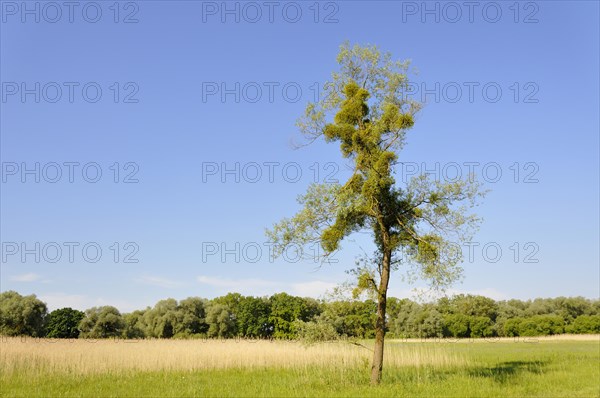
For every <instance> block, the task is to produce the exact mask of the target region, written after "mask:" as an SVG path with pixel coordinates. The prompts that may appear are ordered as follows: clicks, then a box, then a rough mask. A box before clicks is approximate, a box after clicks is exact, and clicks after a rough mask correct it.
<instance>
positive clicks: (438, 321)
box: [0, 291, 600, 340]
mask: <svg viewBox="0 0 600 398" xmlns="http://www.w3.org/2000/svg"><path fill="white" fill-rule="evenodd" d="M376 311H377V303H376V302H375V301H373V300H329V301H326V300H315V299H312V298H305V297H297V296H292V295H289V294H287V293H277V294H274V295H272V296H270V297H254V296H243V295H241V294H239V293H229V294H227V295H225V296H221V297H217V298H214V299H212V300H207V299H203V298H199V297H189V298H186V299H183V300H180V301H177V300H175V299H172V298H169V299H166V300H161V301H159V302H157V303H156V304H155V305H154V306H153V307H147V308H146V309H144V310H137V311H133V312H130V313H123V314H122V313H121V312H119V310H118V309H117V308H115V307H112V306H102V307H93V308H90V309H88V310H86V311H85V312H83V311H78V310H75V309H72V308H61V309H57V310H54V311H52V312H48V309H47V306H46V304H45V303H44V302H42V301H41V300H39V299H38V298H37V297H36V296H35V295H29V296H22V295H20V294H19V293H17V292H14V291H6V292H3V293H1V294H0V334H2V335H7V336H22V335H25V336H32V337H49V338H127V339H143V338H255V339H271V338H275V339H309V340H334V339H338V338H342V337H345V338H373V337H374V323H375V322H376ZM386 329H387V334H388V336H389V337H392V338H467V337H472V338H477V337H496V336H499V337H516V336H542V335H554V334H562V333H574V334H584V333H600V300H590V299H586V298H583V297H557V298H537V299H534V300H527V301H523V300H503V301H495V300H493V299H491V298H488V297H484V296H476V295H456V296H453V297H444V298H441V299H439V300H437V301H436V302H431V303H418V302H415V301H412V300H409V299H398V298H394V297H392V298H389V299H388V313H387V321H386Z"/></svg>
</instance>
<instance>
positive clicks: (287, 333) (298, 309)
mask: <svg viewBox="0 0 600 398" xmlns="http://www.w3.org/2000/svg"><path fill="white" fill-rule="evenodd" d="M269 301H270V303H271V314H270V317H269V322H270V323H271V324H272V325H273V337H275V338H277V339H293V338H295V337H296V333H297V330H296V324H295V321H304V322H306V321H310V320H312V319H313V318H314V317H315V316H316V315H317V314H318V313H319V305H318V303H317V302H316V301H315V300H313V299H303V298H300V297H294V296H290V295H289V294H287V293H277V294H274V295H273V296H271V297H270V299H269Z"/></svg>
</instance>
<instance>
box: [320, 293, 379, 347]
mask: <svg viewBox="0 0 600 398" xmlns="http://www.w3.org/2000/svg"><path fill="white" fill-rule="evenodd" d="M376 310H377V304H376V303H375V302H374V301H373V300H367V301H364V302H363V301H332V302H329V303H326V304H325V305H324V311H323V312H322V313H321V315H320V317H319V320H320V321H323V322H326V323H328V324H330V325H332V326H333V327H334V328H335V330H336V332H337V333H338V334H339V335H340V336H345V337H354V338H370V337H373V327H374V325H375V312H376Z"/></svg>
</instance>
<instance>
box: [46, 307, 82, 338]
mask: <svg viewBox="0 0 600 398" xmlns="http://www.w3.org/2000/svg"><path fill="white" fill-rule="evenodd" d="M84 316H85V313H83V312H82V311H78V310H74V309H72V308H61V309H59V310H54V311H52V312H51V313H50V314H49V315H48V317H47V322H46V337H51V338H58V339H76V338H77V337H79V329H78V326H79V322H81V320H82V319H83V317H84Z"/></svg>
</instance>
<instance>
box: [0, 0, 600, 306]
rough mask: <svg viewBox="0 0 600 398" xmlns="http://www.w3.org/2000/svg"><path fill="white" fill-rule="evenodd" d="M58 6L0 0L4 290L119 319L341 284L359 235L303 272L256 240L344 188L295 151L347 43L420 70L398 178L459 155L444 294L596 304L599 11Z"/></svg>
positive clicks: (341, 166) (561, 6) (307, 154)
mask: <svg viewBox="0 0 600 398" xmlns="http://www.w3.org/2000/svg"><path fill="white" fill-rule="evenodd" d="M23 4H26V6H25V7H27V9H24V8H23V7H24V6H23ZM57 4H58V6H59V7H58V8H57V6H56V5H57ZM60 4H61V3H60V2H59V3H52V2H34V1H31V2H26V3H21V2H5V1H3V2H2V4H1V7H2V24H1V38H0V44H1V50H0V56H1V61H0V67H1V70H0V75H1V76H0V80H1V81H2V98H1V103H0V105H1V108H2V109H1V115H0V116H1V117H0V119H1V120H0V127H1V133H2V134H1V141H0V145H1V149H0V154H1V157H2V184H1V189H2V194H1V199H2V201H1V208H0V209H1V220H2V221H1V227H0V232H1V235H2V236H1V241H2V263H1V264H0V265H1V273H0V276H1V281H0V288H1V290H2V291H5V290H17V291H19V292H20V293H22V294H30V293H35V294H37V295H38V296H40V297H41V298H42V299H43V300H45V301H46V302H47V303H48V304H49V306H50V307H51V308H58V307H62V306H72V307H76V308H80V309H85V308H89V307H91V306H94V305H104V304H111V305H115V306H117V307H118V308H120V309H121V310H124V311H129V310H132V309H136V308H143V307H145V306H147V305H152V304H154V303H155V302H156V301H157V300H159V299H162V298H166V297H174V298H177V299H180V298H184V297H187V296H201V297H208V298H211V297H215V296H218V295H221V294H224V293H226V292H228V291H239V292H241V293H244V294H252V295H265V294H271V293H274V292H278V291H287V292H289V293H292V294H298V295H309V296H314V297H318V296H319V295H321V294H322V293H323V292H325V291H326V290H327V289H329V288H331V287H332V286H335V285H336V284H337V283H340V282H343V281H344V280H346V279H347V275H346V274H345V273H344V270H346V269H348V268H351V267H352V265H353V263H354V258H355V256H356V255H357V254H359V253H361V250H369V243H368V239H367V238H368V237H365V236H358V237H353V238H352V239H351V240H349V241H348V242H346V243H345V244H344V246H343V247H344V250H343V251H342V252H341V253H339V254H338V255H337V256H336V260H338V263H336V264H331V265H324V266H322V267H320V268H319V267H317V264H315V263H314V262H311V261H294V259H293V258H291V255H290V258H288V261H286V260H285V259H279V260H276V261H270V259H269V256H268V246H265V243H266V238H265V236H264V233H263V232H264V229H265V228H266V227H269V226H270V225H272V223H274V222H276V221H278V220H279V219H280V218H282V217H284V216H290V215H292V214H293V213H294V212H295V211H296V210H297V205H296V202H295V198H296V196H297V195H299V194H301V193H303V192H304V191H305V189H306V187H307V185H308V184H309V183H311V182H313V181H320V182H323V180H324V179H325V178H327V177H331V178H337V179H340V180H343V178H344V177H345V176H347V165H346V163H344V161H343V160H342V159H341V158H340V156H339V150H338V148H337V146H336V145H325V144H322V143H317V144H314V145H311V146H308V147H305V148H303V149H300V150H294V149H293V146H292V145H291V144H290V143H291V141H292V140H294V139H296V140H298V139H300V138H301V137H300V136H299V133H298V131H297V130H296V128H295V126H294V123H295V120H296V119H297V117H298V116H300V115H301V113H302V112H303V109H304V107H305V105H306V103H307V102H308V101H311V100H313V99H314V96H315V87H317V86H318V85H322V84H323V83H324V82H326V81H327V80H328V79H329V76H330V74H331V72H333V71H334V70H335V69H336V63H335V56H336V54H337V51H338V48H339V46H340V44H341V43H343V42H344V41H345V40H348V41H350V42H351V43H359V44H376V45H378V46H379V47H380V48H381V49H383V50H386V51H390V52H391V53H392V54H393V55H394V57H396V58H397V59H411V60H412V65H413V66H414V67H415V68H416V69H417V70H418V74H417V75H411V81H413V82H414V87H415V90H416V92H415V94H414V95H415V97H416V98H417V99H424V100H425V102H426V103H427V104H426V106H425V107H424V109H423V110H422V112H421V114H420V115H419V117H418V120H417V123H416V125H415V127H414V128H413V129H412V130H411V131H410V132H409V134H408V137H407V145H406V147H405V149H404V150H403V151H402V153H401V154H400V160H401V161H402V162H405V163H404V164H405V166H403V167H405V168H403V169H402V170H398V174H397V180H398V182H399V183H401V182H402V180H404V179H405V177H407V176H408V175H409V174H410V173H411V172H412V171H413V170H417V171H423V170H425V169H427V170H433V172H435V173H438V174H437V175H439V176H440V178H452V176H453V175H454V173H455V171H456V167H455V166H456V164H458V165H459V166H460V168H459V170H460V171H461V173H467V172H468V171H469V167H473V168H474V171H475V172H476V173H477V174H478V175H479V176H481V177H483V179H484V180H487V182H488V183H487V185H486V186H487V188H489V189H491V192H490V193H489V194H488V196H487V197H486V199H485V201H484V203H483V204H482V205H481V206H480V207H479V208H478V210H477V211H478V214H480V215H481V216H482V217H483V218H484V223H483V224H482V227H481V230H480V231H479V233H478V234H477V236H476V237H475V238H474V243H473V248H474V250H473V256H472V258H469V257H468V256H467V261H466V262H465V263H464V265H463V266H464V269H465V278H464V280H463V282H462V283H461V284H457V285H456V286H455V287H454V291H457V292H469V293H477V294H485V295H488V296H491V297H494V298H513V297H514V298H523V299H526V298H534V297H555V296H561V295H564V296H575V295H582V296H586V297H592V298H593V297H598V295H599V283H600V282H599V281H600V275H599V262H600V261H599V260H600V259H599V248H598V241H599V238H600V237H599V224H598V223H599V210H598V207H599V206H598V204H599V186H598V181H599V172H598V169H599V164H598V163H599V160H598V158H599V156H598V154H599V152H598V151H599V130H600V128H599V114H598V112H599V111H598V109H599V105H600V104H599V80H598V79H599V78H598V70H599V52H598V51H599V50H598V49H599V36H600V35H599V33H600V32H599V26H598V23H599V22H598V21H599V18H598V16H599V6H598V2H594V1H579V2H578V1H570V2H566V1H564V2H563V1H538V2H520V3H517V5H516V6H515V3H514V2H512V1H511V2H475V3H474V5H473V8H472V9H469V8H468V6H466V5H465V4H464V2H453V3H438V2H427V3H422V2H401V1H398V2H393V1H385V2H384V1H369V2H367V1H349V2H346V1H344V2H341V1H340V2H320V3H316V4H317V5H316V6H315V2H274V3H273V5H272V6H269V5H268V4H267V5H265V3H264V2H249V3H248V2H245V3H244V2H227V3H226V6H224V5H223V4H224V3H222V2H201V1H173V2H167V1H139V2H119V3H118V4H119V7H118V8H117V7H115V6H114V2H112V1H111V2H102V1H100V2H96V3H93V2H81V3H76V5H75V6H74V8H73V9H71V10H69V9H68V8H66V7H65V6H61V5H60ZM423 4H426V6H423ZM448 4H450V5H448ZM36 7H37V8H36ZM269 7H273V8H271V9H269ZM425 7H427V8H425ZM257 10H260V15H259V14H257ZM458 10H460V13H457V11H458ZM98 12H99V13H98ZM36 18H37V19H38V21H36ZM70 18H71V19H72V21H70ZM236 18H237V20H236ZM115 19H116V20H117V21H118V22H115ZM95 20H97V21H96V22H93V21H95ZM53 21H55V22H53ZM126 21H127V22H128V23H125V22H126ZM294 21H295V22H294ZM36 84H37V85H36ZM98 90H100V91H98ZM98 93H101V94H100V95H99V94H98ZM36 97H38V98H36ZM36 163H37V164H39V166H37V169H36ZM236 164H237V166H236ZM436 164H439V168H438V169H436ZM236 167H237V169H236ZM24 170H25V172H24ZM26 170H33V171H31V172H29V173H28V172H27V171H26ZM117 170H118V173H117ZM227 170H233V171H232V172H229V173H228V172H227ZM57 171H59V172H60V175H58V174H57ZM84 171H85V172H84ZM317 171H318V173H317ZM498 171H499V172H500V173H501V175H497V173H498ZM71 172H72V175H70V173H71ZM98 172H100V173H101V175H97V173H98ZM257 172H259V173H260V174H257ZM269 172H272V175H271V176H270V175H269ZM298 172H300V173H301V175H297V173H298ZM36 178H39V182H36ZM236 178H237V179H238V180H239V182H238V181H236ZM115 180H116V181H117V182H115ZM496 180H497V181H496ZM52 181H56V182H52ZM94 181H96V182H94ZM136 181H137V182H136ZM36 243H39V246H36ZM57 248H59V249H60V252H59V251H58V250H57ZM98 249H100V250H101V253H97V250H98ZM465 249H468V248H465ZM498 249H500V250H501V253H499V252H498ZM70 251H71V252H70ZM465 253H466V254H468V250H465ZM70 254H71V255H72V258H69V255H70ZM517 254H518V258H517ZM36 255H39V257H40V258H39V262H37V261H36ZM236 256H237V257H239V258H236ZM135 260H137V262H132V261H135ZM390 285H391V287H390V292H391V294H393V295H396V296H402V297H406V296H410V295H411V292H410V289H411V288H413V287H414V286H411V285H408V284H407V283H405V282H403V281H402V279H401V277H400V274H396V276H395V277H394V278H393V279H392V281H391V284H390ZM419 286H420V285H419V284H417V287H419Z"/></svg>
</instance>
